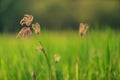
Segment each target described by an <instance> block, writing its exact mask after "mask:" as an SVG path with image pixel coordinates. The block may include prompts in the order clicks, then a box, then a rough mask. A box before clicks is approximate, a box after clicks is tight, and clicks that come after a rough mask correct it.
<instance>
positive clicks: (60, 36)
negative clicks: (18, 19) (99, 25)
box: [0, 30, 120, 80]
mask: <svg viewBox="0 0 120 80" xmlns="http://www.w3.org/2000/svg"><path fill="white" fill-rule="evenodd" d="M39 41H41V43H42V47H43V48H44V49H45V51H46V53H47V55H48V58H49V61H50V64H51V73H52V75H51V78H52V79H51V80H120V33H119V32H115V31H112V30H104V31H88V32H87V33H86V34H85V35H84V36H83V37H81V36H79V35H78V32H75V31H66V32H65V31H63V32H57V31H56V32H50V31H43V32H41V34H40V35H39V36H37V35H32V37H31V38H30V39H29V40H24V39H22V40H21V39H16V36H15V35H10V34H3V35H2V34H1V35H0V80H32V77H31V73H32V72H33V71H34V72H35V74H36V80H49V71H48V65H47V62H46V59H45V56H44V54H43V53H42V52H41V51H39V50H38V49H37V47H38V46H40V43H39ZM55 54H58V55H60V56H61V59H60V61H59V62H58V63H55V61H54V55H55Z"/></svg>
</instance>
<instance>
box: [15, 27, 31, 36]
mask: <svg viewBox="0 0 120 80" xmlns="http://www.w3.org/2000/svg"><path fill="white" fill-rule="evenodd" d="M31 34H32V32H31V30H30V27H23V28H22V29H21V30H20V32H19V33H18V35H17V37H21V38H30V36H31Z"/></svg>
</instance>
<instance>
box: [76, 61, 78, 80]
mask: <svg viewBox="0 0 120 80" xmlns="http://www.w3.org/2000/svg"><path fill="white" fill-rule="evenodd" d="M75 73H76V74H75V77H76V79H75V80H78V61H76V64H75Z"/></svg>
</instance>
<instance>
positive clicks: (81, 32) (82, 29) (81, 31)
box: [79, 23, 88, 36]
mask: <svg viewBox="0 0 120 80" xmlns="http://www.w3.org/2000/svg"><path fill="white" fill-rule="evenodd" d="M87 29H88V25H87V24H85V23H80V25H79V35H80V36H83V35H84V34H85V33H86V31H87Z"/></svg>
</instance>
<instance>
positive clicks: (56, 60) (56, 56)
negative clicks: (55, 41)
mask: <svg viewBox="0 0 120 80" xmlns="http://www.w3.org/2000/svg"><path fill="white" fill-rule="evenodd" d="M60 59H61V57H60V56H59V55H57V54H55V55H54V60H55V63H58V62H59V61H60Z"/></svg>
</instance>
